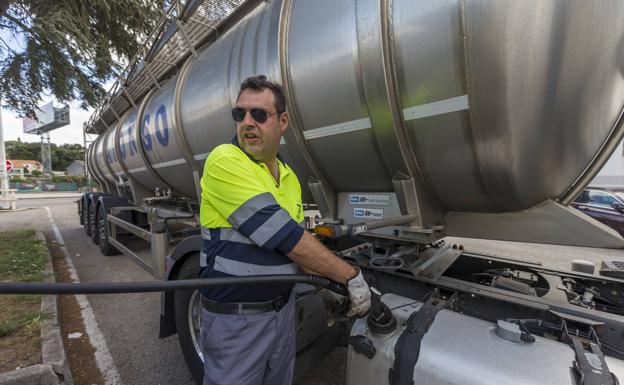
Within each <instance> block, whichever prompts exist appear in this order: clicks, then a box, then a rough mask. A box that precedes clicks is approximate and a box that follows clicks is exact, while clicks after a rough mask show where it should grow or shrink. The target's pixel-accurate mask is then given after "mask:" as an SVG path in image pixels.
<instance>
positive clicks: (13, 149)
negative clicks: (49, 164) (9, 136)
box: [4, 140, 41, 161]
mask: <svg viewBox="0 0 624 385" xmlns="http://www.w3.org/2000/svg"><path fill="white" fill-rule="evenodd" d="M4 145H5V148H6V157H7V159H24V160H26V159H32V160H39V161H40V160H41V143H37V142H35V143H27V142H22V141H20V140H17V141H16V140H8V141H6V142H5V143H4Z"/></svg>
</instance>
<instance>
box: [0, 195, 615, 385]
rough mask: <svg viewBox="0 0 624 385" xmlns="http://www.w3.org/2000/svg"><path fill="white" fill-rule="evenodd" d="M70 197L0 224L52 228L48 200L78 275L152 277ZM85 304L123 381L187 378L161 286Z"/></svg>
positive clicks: (501, 251)
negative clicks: (106, 252) (167, 332)
mask: <svg viewBox="0 0 624 385" xmlns="http://www.w3.org/2000/svg"><path fill="white" fill-rule="evenodd" d="M76 199H77V198H75V197H72V198H55V199H28V200H26V199H24V200H21V201H20V202H19V207H21V208H26V209H23V210H21V211H17V212H0V228H2V229H7V228H28V227H35V228H37V229H39V230H43V231H49V230H51V226H50V223H49V221H48V219H47V217H46V211H45V207H46V206H47V207H49V208H50V210H51V212H52V215H53V218H54V221H55V222H56V225H57V226H58V228H59V229H60V232H61V234H62V236H63V238H64V240H65V245H66V247H67V250H68V251H69V254H70V256H71V258H72V260H73V263H74V265H75V267H76V270H77V272H78V275H79V276H80V279H81V281H84V282H105V281H148V280H153V278H152V277H151V276H150V275H149V274H148V273H146V272H145V271H143V270H142V269H141V268H139V267H138V266H137V265H135V264H134V263H133V262H132V261H130V260H129V259H127V258H126V257H124V256H121V255H120V256H112V257H105V256H103V255H102V254H101V253H100V251H99V249H98V248H97V246H96V245H94V244H93V243H92V242H91V240H90V238H88V237H87V236H86V235H85V233H84V231H83V229H82V227H81V226H80V223H79V220H78V216H77V213H76V210H77V209H76V204H75V202H74V201H75V200H76ZM447 242H451V243H457V244H463V245H464V246H465V248H466V249H467V250H469V251H479V252H482V253H486V254H493V255H498V256H505V257H510V258H517V259H521V260H527V261H532V262H541V263H542V264H543V265H544V266H546V267H552V268H558V269H564V270H567V269H569V266H570V261H571V260H573V259H587V260H592V261H594V262H596V263H599V262H600V261H601V260H603V259H609V260H615V259H618V260H623V259H624V253H623V252H622V251H621V250H603V249H591V248H578V247H564V246H550V245H536V244H523V243H516V242H501V241H484V240H475V239H465V238H447ZM88 300H89V302H90V304H91V307H92V309H93V312H94V314H95V318H96V320H97V323H98V325H99V328H100V330H101V332H102V335H103V336H104V340H105V342H106V345H107V346H108V350H109V351H110V354H111V356H112V358H113V360H114V363H115V366H116V368H117V370H118V372H119V374H120V377H121V379H122V383H123V384H137V385H141V384H150V385H154V384H176V385H185V384H189V385H191V384H194V382H193V380H192V377H191V374H190V372H189V370H188V368H187V367H186V364H185V361H184V358H183V357H182V353H181V351H180V348H179V345H178V340H177V337H176V336H172V337H168V338H166V339H164V340H163V339H159V338H158V329H159V313H160V312H159V306H160V294H158V293H142V294H122V295H90V296H88ZM344 362H345V354H344V349H343V350H342V351H339V352H336V353H334V354H333V355H332V356H330V357H328V358H326V359H325V360H324V361H323V362H321V363H319V364H317V366H316V367H315V368H314V369H313V371H312V373H310V374H309V375H308V376H307V377H306V378H305V379H304V381H303V382H302V383H301V385H321V384H328V385H341V384H344V382H345V375H344Z"/></svg>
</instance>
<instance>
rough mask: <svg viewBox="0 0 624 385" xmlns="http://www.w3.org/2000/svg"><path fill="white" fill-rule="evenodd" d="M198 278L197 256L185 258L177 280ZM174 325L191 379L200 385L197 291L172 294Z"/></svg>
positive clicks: (201, 375) (198, 304) (201, 366)
mask: <svg viewBox="0 0 624 385" xmlns="http://www.w3.org/2000/svg"><path fill="white" fill-rule="evenodd" d="M197 277H199V254H194V255H192V256H190V257H189V258H187V260H186V261H185V262H184V264H183V265H182V267H181V268H180V272H179V273H178V278H177V279H197ZM174 307H175V308H174V313H175V323H176V329H177V332H178V339H179V340H180V348H181V349H182V354H184V358H185V359H186V364H187V365H188V367H189V369H190V370H191V374H192V375H193V378H194V379H195V381H196V382H197V383H198V384H201V383H202V381H203V378H204V362H203V360H204V358H203V355H202V352H201V348H200V342H199V339H200V330H199V327H200V325H201V303H200V295H199V291H197V290H176V291H175V293H174Z"/></svg>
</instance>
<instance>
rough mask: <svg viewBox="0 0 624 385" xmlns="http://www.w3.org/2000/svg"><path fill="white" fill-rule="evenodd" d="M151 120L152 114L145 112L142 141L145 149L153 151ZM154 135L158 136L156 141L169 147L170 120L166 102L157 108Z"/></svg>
mask: <svg viewBox="0 0 624 385" xmlns="http://www.w3.org/2000/svg"><path fill="white" fill-rule="evenodd" d="M151 120H152V119H151V116H150V114H149V113H147V112H145V113H144V115H143V122H142V125H141V141H142V143H143V148H145V151H152V148H153V146H152V144H153V141H152V132H151V126H150V123H151ZM154 135H155V136H156V142H157V143H158V144H160V145H161V146H162V147H167V146H168V145H169V120H168V119H167V108H166V107H165V105H164V104H161V105H160V106H158V108H157V109H156V113H155V117H154ZM131 146H132V144H131ZM135 149H136V144H135Z"/></svg>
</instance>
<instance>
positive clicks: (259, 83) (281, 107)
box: [236, 75, 286, 113]
mask: <svg viewBox="0 0 624 385" xmlns="http://www.w3.org/2000/svg"><path fill="white" fill-rule="evenodd" d="M265 89H269V90H271V92H273V97H274V98H275V109H276V110H277V112H278V113H282V112H284V111H286V98H285V97H284V91H283V90H282V86H281V85H279V84H277V83H274V82H272V81H270V80H269V79H267V77H266V76H264V75H256V76H251V77H248V78H247V79H245V80H244V81H243V83H242V84H241V86H240V91H239V92H238V97H237V98H236V100H238V99H239V98H240V96H241V94H242V93H243V91H245V90H254V91H258V92H262V91H263V90H265Z"/></svg>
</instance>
